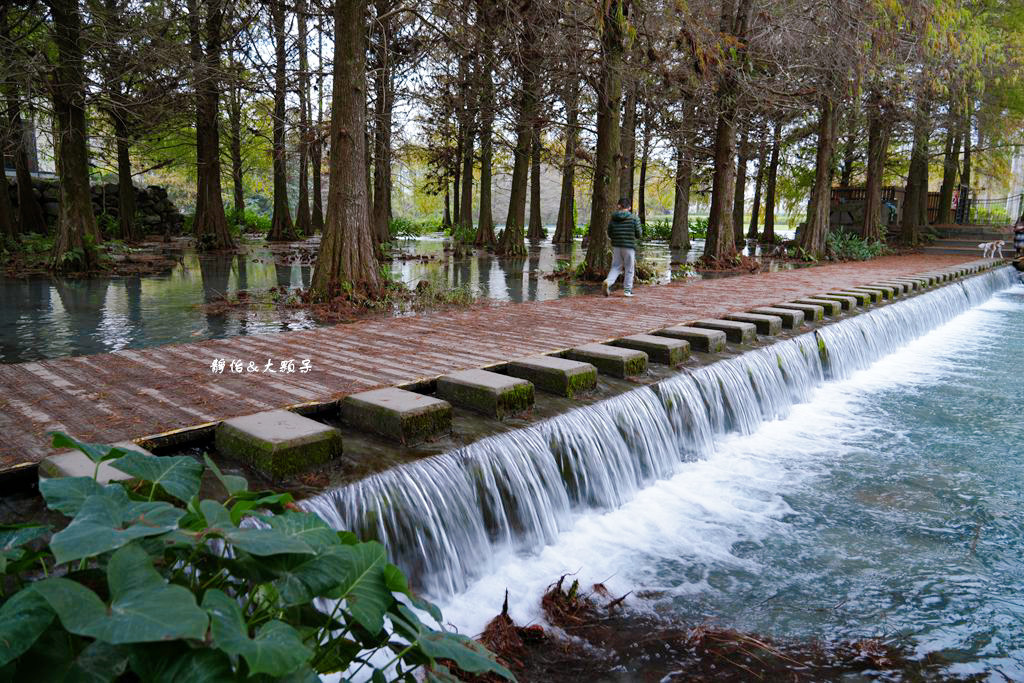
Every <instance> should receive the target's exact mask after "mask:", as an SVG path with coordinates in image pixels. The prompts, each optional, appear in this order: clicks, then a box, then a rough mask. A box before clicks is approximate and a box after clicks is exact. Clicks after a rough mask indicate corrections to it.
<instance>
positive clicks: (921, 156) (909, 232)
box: [900, 98, 928, 245]
mask: <svg viewBox="0 0 1024 683" xmlns="http://www.w3.org/2000/svg"><path fill="white" fill-rule="evenodd" d="M922 208H923V209H924V211H927V210H928V105H927V103H926V102H925V101H924V100H923V98H922V99H921V100H920V101H918V103H917V109H916V111H915V113H914V141H913V146H912V147H911V150H910V168H909V169H908V172H907V185H906V188H905V190H904V193H903V221H902V223H901V225H900V239H901V240H902V241H903V243H904V244H910V245H913V244H917V243H918V242H919V241H920V239H921V236H920V228H921V211H922Z"/></svg>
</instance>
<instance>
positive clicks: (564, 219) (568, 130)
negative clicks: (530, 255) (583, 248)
mask: <svg viewBox="0 0 1024 683" xmlns="http://www.w3.org/2000/svg"><path fill="white" fill-rule="evenodd" d="M579 99H580V86H579V81H577V80H575V79H573V80H572V81H571V82H570V83H569V85H568V86H567V87H566V94H565V155H564V156H563V157H562V193H561V195H560V196H559V199H558V221H557V223H556V225H555V236H554V237H553V238H552V240H551V241H552V242H553V243H554V244H572V238H573V231H574V230H575V229H576V225H575V222H576V221H575V216H576V144H577V140H578V139H579V130H578V129H577V126H578V125H579V115H580V112H579Z"/></svg>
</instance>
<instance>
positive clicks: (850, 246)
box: [826, 230, 889, 261]
mask: <svg viewBox="0 0 1024 683" xmlns="http://www.w3.org/2000/svg"><path fill="white" fill-rule="evenodd" d="M826 243H827V247H828V252H829V254H830V255H831V256H832V257H833V258H834V259H837V260H839V261H867V260H868V259H873V258H878V257H879V256H883V255H885V254H887V253H889V248H888V247H887V246H886V245H885V242H872V241H868V240H865V239H863V238H862V237H860V236H859V235H855V234H853V233H851V232H846V231H842V230H830V231H829V233H828V236H827V237H826Z"/></svg>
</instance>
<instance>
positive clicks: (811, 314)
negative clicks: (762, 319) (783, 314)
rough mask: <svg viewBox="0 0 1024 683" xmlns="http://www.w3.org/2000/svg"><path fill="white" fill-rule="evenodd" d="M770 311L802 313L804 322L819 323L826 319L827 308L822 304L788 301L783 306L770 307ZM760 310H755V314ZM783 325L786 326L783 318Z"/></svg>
mask: <svg viewBox="0 0 1024 683" xmlns="http://www.w3.org/2000/svg"><path fill="white" fill-rule="evenodd" d="M768 308H769V309H771V308H774V309H776V310H779V309H781V310H784V311H800V313H802V314H803V318H802V319H803V320H804V321H817V320H824V319H825V307H824V306H822V305H821V304H801V303H797V302H795V301H787V302H784V303H781V304H775V305H774V306H769V307H768ZM757 311H758V309H756V308H755V309H754V311H753V312H755V313H756V312H757ZM783 324H785V318H783Z"/></svg>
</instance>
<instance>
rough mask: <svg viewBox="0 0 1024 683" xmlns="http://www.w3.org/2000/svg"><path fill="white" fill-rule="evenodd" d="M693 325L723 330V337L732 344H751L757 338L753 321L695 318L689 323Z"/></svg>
mask: <svg viewBox="0 0 1024 683" xmlns="http://www.w3.org/2000/svg"><path fill="white" fill-rule="evenodd" d="M690 325H692V326H693V327H706V328H708V329H709V330H721V331H722V332H725V338H726V339H728V340H729V341H731V342H732V343H733V344H752V343H753V342H754V340H755V339H757V326H756V325H754V323H750V322H743V321H740V320H714V319H710V318H709V319H707V320H696V321H694V322H692V323H690Z"/></svg>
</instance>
